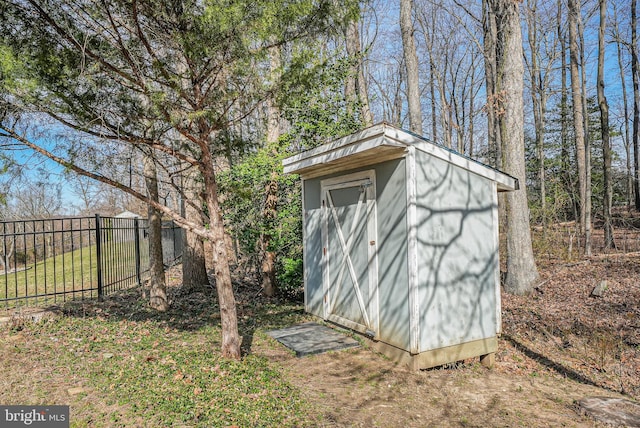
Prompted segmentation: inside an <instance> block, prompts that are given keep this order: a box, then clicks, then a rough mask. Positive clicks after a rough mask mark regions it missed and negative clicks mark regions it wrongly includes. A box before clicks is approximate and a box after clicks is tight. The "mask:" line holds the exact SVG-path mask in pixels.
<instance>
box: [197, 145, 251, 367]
mask: <svg viewBox="0 0 640 428" xmlns="http://www.w3.org/2000/svg"><path fill="white" fill-rule="evenodd" d="M200 149H201V162H202V165H203V168H202V175H203V179H204V190H205V195H206V202H207V208H208V209H209V220H210V232H209V236H210V242H211V248H212V253H213V254H212V259H213V260H212V264H213V270H214V277H215V280H216V290H217V292H218V305H219V308H220V323H221V327H222V344H221V351H222V356H223V357H225V358H232V359H240V357H241V354H240V334H239V332H238V313H237V310H236V299H235V296H234V294H233V284H232V282H231V270H230V268H229V255H228V252H227V246H226V238H225V230H224V224H223V221H222V211H221V209H220V200H219V196H218V183H217V181H216V176H215V173H214V170H213V165H214V159H213V156H212V154H211V151H210V150H209V147H208V144H200Z"/></svg>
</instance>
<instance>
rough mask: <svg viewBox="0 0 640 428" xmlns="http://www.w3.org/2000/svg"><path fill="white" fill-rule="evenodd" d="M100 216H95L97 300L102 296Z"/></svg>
mask: <svg viewBox="0 0 640 428" xmlns="http://www.w3.org/2000/svg"><path fill="white" fill-rule="evenodd" d="M101 222H102V220H101V219H100V214H96V260H97V266H96V275H97V277H98V299H102V297H103V296H104V279H103V277H102V228H101V227H100V223H101Z"/></svg>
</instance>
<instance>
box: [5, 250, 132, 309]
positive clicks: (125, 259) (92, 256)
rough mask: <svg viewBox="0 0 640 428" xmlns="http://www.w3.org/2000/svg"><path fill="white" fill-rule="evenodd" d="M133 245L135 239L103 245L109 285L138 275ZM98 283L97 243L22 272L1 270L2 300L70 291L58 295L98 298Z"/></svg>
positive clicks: (44, 300) (42, 300) (41, 300)
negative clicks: (121, 278) (123, 278)
mask: <svg viewBox="0 0 640 428" xmlns="http://www.w3.org/2000/svg"><path fill="white" fill-rule="evenodd" d="M133 246H134V243H133V242H127V243H107V244H103V247H102V254H103V260H104V263H103V266H104V268H103V278H104V283H105V284H110V283H113V282H115V281H116V280H117V279H118V276H119V275H126V276H129V275H134V274H135V256H134V247H133ZM97 286H98V273H97V257H96V246H95V245H92V246H87V247H84V248H82V249H78V250H75V251H70V252H67V253H64V254H60V255H57V256H55V257H49V258H46V259H44V260H42V261H39V262H37V263H33V264H28V265H27V266H26V267H25V269H24V270H22V271H20V270H18V272H15V273H0V301H1V300H4V299H13V298H15V297H18V298H20V297H26V296H35V295H38V294H39V295H52V294H53V293H60V292H73V294H68V295H67V296H66V297H65V296H62V295H59V296H57V297H56V298H55V299H56V300H58V301H60V300H68V299H70V298H79V297H95V296H97ZM91 289H93V290H91ZM83 290H85V291H83ZM30 300H33V299H30ZM53 300H54V297H53V296H50V297H47V298H39V299H38V300H37V304H43V303H49V302H53ZM24 303H26V301H24V300H18V301H15V300H9V301H8V305H9V306H19V305H21V304H24ZM29 303H32V301H30V302H29Z"/></svg>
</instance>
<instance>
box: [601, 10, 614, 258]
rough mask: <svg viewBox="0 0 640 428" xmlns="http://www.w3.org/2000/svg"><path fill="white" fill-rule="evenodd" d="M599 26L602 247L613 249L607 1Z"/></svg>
mask: <svg viewBox="0 0 640 428" xmlns="http://www.w3.org/2000/svg"><path fill="white" fill-rule="evenodd" d="M599 3H600V26H599V31H598V106H599V107H600V129H601V132H602V153H603V161H604V197H603V201H602V215H603V218H604V247H605V248H608V249H609V248H614V247H615V243H614V240H613V223H612V221H611V205H612V203H613V184H612V179H611V142H610V138H609V104H608V103H607V98H606V96H605V94H604V52H605V39H604V32H605V28H606V19H607V0H599Z"/></svg>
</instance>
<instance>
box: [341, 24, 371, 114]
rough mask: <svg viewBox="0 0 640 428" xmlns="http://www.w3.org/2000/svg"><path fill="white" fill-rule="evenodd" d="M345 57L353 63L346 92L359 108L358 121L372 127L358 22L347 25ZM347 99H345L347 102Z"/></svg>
mask: <svg viewBox="0 0 640 428" xmlns="http://www.w3.org/2000/svg"><path fill="white" fill-rule="evenodd" d="M346 45H347V55H349V59H350V60H351V61H352V62H353V65H352V67H351V73H350V76H349V77H348V78H347V87H346V88H345V92H347V93H348V94H349V95H350V96H351V97H352V101H354V99H353V98H355V101H357V103H358V105H359V107H360V119H361V121H362V123H363V124H364V125H365V126H370V125H373V115H372V114H371V109H370V107H369V90H368V88H367V81H366V80H365V77H364V64H363V57H362V48H361V46H360V31H359V30H358V21H357V20H353V21H351V22H349V24H348V25H347V31H346ZM348 101H349V97H347V102H348Z"/></svg>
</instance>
